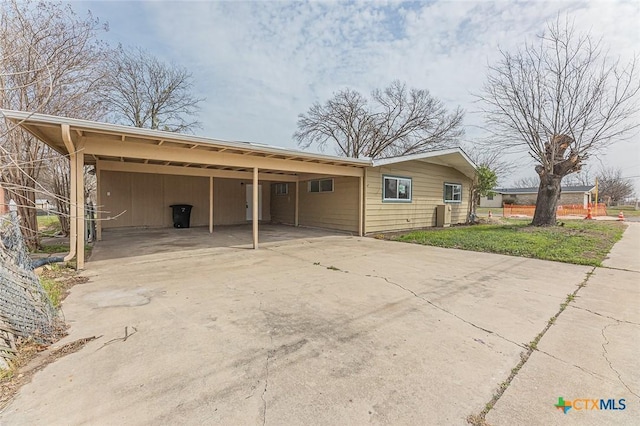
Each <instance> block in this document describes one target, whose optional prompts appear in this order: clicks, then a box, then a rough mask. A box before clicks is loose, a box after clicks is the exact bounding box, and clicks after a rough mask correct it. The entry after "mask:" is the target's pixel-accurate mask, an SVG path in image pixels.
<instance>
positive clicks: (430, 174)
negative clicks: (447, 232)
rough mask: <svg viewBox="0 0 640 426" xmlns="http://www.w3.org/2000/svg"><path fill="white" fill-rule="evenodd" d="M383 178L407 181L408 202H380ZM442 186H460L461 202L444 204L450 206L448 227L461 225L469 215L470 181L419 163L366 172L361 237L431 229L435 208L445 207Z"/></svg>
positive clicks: (422, 162) (438, 167)
mask: <svg viewBox="0 0 640 426" xmlns="http://www.w3.org/2000/svg"><path fill="white" fill-rule="evenodd" d="M383 175H392V176H400V177H407V178H411V179H412V182H411V187H412V188H411V191H412V197H411V198H412V200H411V202H410V203H408V202H407V203H402V202H383V201H382V185H383V181H382V177H383ZM445 182H447V183H459V184H462V201H461V202H460V203H448V204H450V205H451V223H452V224H453V223H463V222H465V221H466V218H467V215H468V213H469V190H470V188H471V180H470V179H469V178H468V177H466V176H465V175H463V174H462V173H460V172H459V171H457V170H455V169H453V168H451V167H445V166H439V165H436V164H430V163H426V162H424V161H419V160H416V161H408V162H405V163H398V164H391V165H388V166H381V167H370V168H367V169H366V176H365V198H366V201H365V204H366V205H365V233H367V234H368V233H372V232H385V231H399V230H404V229H416V228H425V227H429V226H435V225H436V206H437V205H439V204H445V203H444V199H443V197H444V184H445Z"/></svg>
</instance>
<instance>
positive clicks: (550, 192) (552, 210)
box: [531, 172, 562, 226]
mask: <svg viewBox="0 0 640 426" xmlns="http://www.w3.org/2000/svg"><path fill="white" fill-rule="evenodd" d="M561 181H562V176H557V175H554V174H551V173H546V172H543V173H541V174H540V187H539V188H538V200H537V201H536V212H535V213H534V214H533V222H532V223H531V224H532V225H533V226H554V225H555V224H556V212H557V210H558V200H559V199H560V182H561Z"/></svg>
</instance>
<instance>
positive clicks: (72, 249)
mask: <svg viewBox="0 0 640 426" xmlns="http://www.w3.org/2000/svg"><path fill="white" fill-rule="evenodd" d="M61 129H62V140H63V142H64V146H65V147H67V152H69V162H70V166H71V188H69V254H68V255H66V256H65V257H64V259H63V261H64V262H68V261H70V260H71V259H73V258H74V257H75V256H76V245H77V241H76V240H77V239H78V236H77V224H76V216H77V212H76V213H75V214H72V212H73V211H75V208H74V206H75V205H76V203H77V201H76V203H72V200H73V199H74V197H75V196H76V192H77V191H76V185H77V182H76V150H75V147H74V146H73V141H72V140H71V130H70V129H69V125H68V124H62V125H61Z"/></svg>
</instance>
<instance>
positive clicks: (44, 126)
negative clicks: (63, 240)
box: [2, 111, 370, 269]
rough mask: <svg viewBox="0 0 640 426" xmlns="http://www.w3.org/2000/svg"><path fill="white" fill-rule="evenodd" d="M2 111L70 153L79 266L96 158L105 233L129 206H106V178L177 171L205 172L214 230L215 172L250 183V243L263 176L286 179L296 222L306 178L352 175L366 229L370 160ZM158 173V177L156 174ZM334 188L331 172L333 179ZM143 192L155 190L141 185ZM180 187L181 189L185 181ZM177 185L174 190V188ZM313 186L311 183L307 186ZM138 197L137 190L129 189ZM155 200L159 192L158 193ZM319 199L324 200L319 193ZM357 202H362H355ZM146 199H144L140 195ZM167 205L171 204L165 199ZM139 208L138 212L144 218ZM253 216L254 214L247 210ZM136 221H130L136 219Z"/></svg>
mask: <svg viewBox="0 0 640 426" xmlns="http://www.w3.org/2000/svg"><path fill="white" fill-rule="evenodd" d="M2 112H3V114H4V115H5V117H6V118H7V119H9V120H11V121H12V122H14V123H15V124H17V125H19V126H20V127H22V128H23V129H25V130H26V131H28V132H29V133H31V134H32V135H34V136H35V137H36V138H37V139H39V140H41V141H42V142H44V143H45V144H47V145H48V146H50V147H51V148H53V149H54V150H56V151H57V152H59V153H60V154H62V155H65V156H67V157H68V158H69V160H70V164H71V179H70V181H71V182H70V185H71V188H70V194H71V197H70V198H71V199H70V200H69V202H70V205H71V208H70V212H71V218H70V234H71V235H70V247H71V249H70V253H69V255H68V256H67V258H66V260H69V259H71V258H73V257H74V256H77V267H78V269H82V268H83V267H84V238H79V237H78V236H82V235H85V232H86V230H85V202H86V200H85V199H84V191H85V181H84V173H83V171H84V167H85V165H94V166H95V169H96V176H97V185H98V188H97V196H98V199H97V205H98V216H97V223H96V231H97V238H98V240H100V239H102V228H103V225H104V224H103V222H104V221H105V220H109V219H111V218H113V216H117V215H119V214H124V213H123V212H124V211H125V210H122V211H113V212H111V213H106V212H105V210H103V208H102V206H104V205H105V203H106V202H107V200H104V199H103V198H104V197H105V195H106V196H110V195H111V194H110V193H109V191H106V192H105V191H103V186H104V179H105V177H106V176H107V175H108V176H124V174H131V173H135V174H136V176H142V175H147V176H155V177H156V178H157V177H162V176H165V177H166V176H174V177H183V178H185V179H186V178H199V179H200V182H202V179H208V185H207V186H208V188H207V192H208V194H207V201H208V221H207V222H208V228H209V232H210V233H212V232H213V231H214V221H215V217H214V212H216V205H215V203H216V201H217V199H216V198H215V197H214V193H215V190H216V188H215V185H216V183H215V182H216V180H217V179H220V180H236V181H238V182H240V184H241V185H243V184H245V183H246V185H247V188H249V186H248V185H251V187H250V191H248V197H247V208H249V207H248V206H249V203H250V202H251V205H252V208H251V216H250V220H248V222H251V223H252V225H253V226H252V228H253V248H256V249H257V248H258V229H259V218H260V212H259V208H255V206H260V196H261V194H260V192H259V190H260V184H261V182H267V183H269V184H277V183H286V184H288V185H291V186H292V187H293V189H292V190H291V192H290V194H291V195H290V197H291V198H292V200H291V204H293V206H292V207H293V220H292V224H293V225H295V226H298V225H299V224H300V219H301V214H300V200H299V197H300V194H301V192H302V191H301V183H302V182H305V181H309V182H308V184H309V185H311V181H313V180H314V179H316V180H318V182H320V180H322V179H323V178H327V177H331V178H333V177H336V178H338V179H343V178H344V179H349V182H350V185H349V193H348V194H345V195H342V197H344V199H352V200H353V202H354V206H355V207H354V208H353V211H349V212H348V213H347V214H348V215H353V216H354V217H353V218H351V217H349V220H350V221H352V222H353V224H354V227H357V229H354V231H357V234H358V235H362V233H363V208H362V206H363V177H364V169H365V168H366V167H367V166H370V162H369V161H368V160H358V159H343V158H338V157H332V156H325V155H319V154H311V153H306V152H301V151H292V150H289V149H283V148H276V147H272V146H266V145H261V144H255V143H246V142H227V141H220V140H215V139H209V138H202V137H196V136H190V135H182V134H177V133H171V132H164V131H158V130H148V129H140V128H135V127H129V126H120V125H114V124H105V123H98V122H93V121H87V120H79V119H71V118H65V117H56V116H50V115H43V114H33V113H27V112H22V111H2ZM158 179H159V178H158ZM331 188H332V191H331V192H333V180H332V183H331ZM140 191H142V192H143V193H145V196H146V197H151V198H153V197H154V194H153V193H151V194H150V193H148V191H145V189H144V188H142V189H141V190H140ZM175 191H178V192H179V191H180V188H178V189H176V190H175ZM175 191H174V192H175ZM310 192H311V191H310ZM129 197H130V198H131V199H133V195H132V194H129ZM156 201H158V200H156ZM318 202H319V203H322V202H321V201H318ZM355 202H357V206H356V204H355ZM141 203H142V204H141V205H144V203H143V202H142V201H141ZM165 207H168V206H165ZM145 215H146V216H148V215H149V212H144V213H141V214H140V216H141V219H139V220H146V219H145ZM247 219H249V217H248V218H247ZM136 223H137V222H135V221H133V222H131V224H130V225H129V226H135V225H136Z"/></svg>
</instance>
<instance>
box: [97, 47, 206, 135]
mask: <svg viewBox="0 0 640 426" xmlns="http://www.w3.org/2000/svg"><path fill="white" fill-rule="evenodd" d="M108 67H109V68H108V69H109V74H108V76H107V79H106V91H105V94H104V96H105V102H106V104H107V106H108V108H109V109H110V111H111V112H112V114H111V116H112V117H111V118H112V119H113V120H115V121H117V122H119V123H123V124H128V125H132V126H135V127H144V128H148V129H159V130H167V131H171V132H189V131H192V130H194V129H196V128H198V127H200V123H199V122H198V121H197V120H195V119H194V118H193V117H195V116H196V115H197V113H198V111H199V107H198V104H199V103H200V102H201V101H203V100H204V99H202V98H198V97H196V96H194V94H193V76H192V75H191V73H189V72H188V71H187V70H186V69H184V68H180V67H178V66H176V65H174V64H167V63H164V62H161V61H160V60H159V59H158V58H156V57H155V56H153V55H151V54H150V53H148V52H146V51H145V50H143V49H140V48H133V49H129V50H126V49H124V48H123V47H122V46H119V47H118V48H117V49H115V51H114V52H113V54H112V55H111V59H110V60H109V63H108Z"/></svg>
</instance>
